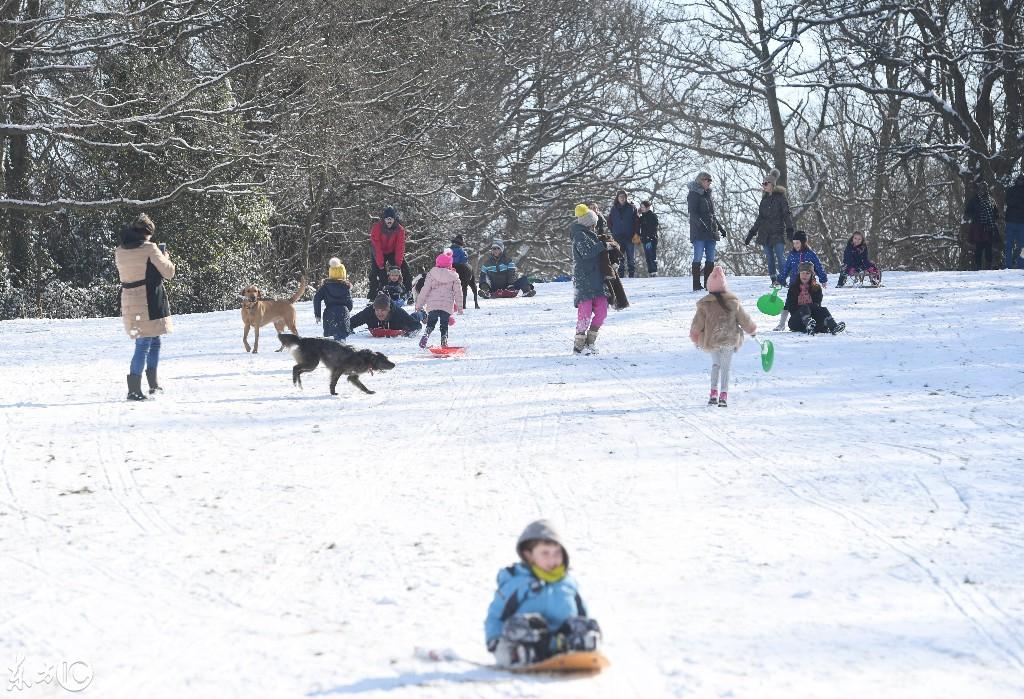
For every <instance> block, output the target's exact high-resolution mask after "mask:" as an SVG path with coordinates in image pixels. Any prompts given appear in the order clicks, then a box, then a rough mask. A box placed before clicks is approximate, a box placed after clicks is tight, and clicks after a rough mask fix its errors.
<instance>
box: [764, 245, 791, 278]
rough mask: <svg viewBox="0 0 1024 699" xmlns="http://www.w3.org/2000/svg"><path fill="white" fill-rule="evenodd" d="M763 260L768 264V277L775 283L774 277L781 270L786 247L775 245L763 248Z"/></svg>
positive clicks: (784, 259)
mask: <svg viewBox="0 0 1024 699" xmlns="http://www.w3.org/2000/svg"><path fill="white" fill-rule="evenodd" d="M764 259H765V262H767V263H768V276H769V277H771V278H772V281H773V282H774V281H775V277H776V276H777V275H778V273H779V271H780V270H781V269H782V264H783V262H785V261H786V246H785V245H784V244H783V243H775V245H765V246H764Z"/></svg>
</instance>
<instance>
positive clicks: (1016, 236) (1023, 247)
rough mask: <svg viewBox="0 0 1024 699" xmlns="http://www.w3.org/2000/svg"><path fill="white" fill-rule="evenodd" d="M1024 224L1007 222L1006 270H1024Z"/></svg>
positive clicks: (1004, 260)
mask: <svg viewBox="0 0 1024 699" xmlns="http://www.w3.org/2000/svg"><path fill="white" fill-rule="evenodd" d="M1022 252H1024V223H1011V222H1009V221H1007V222H1006V255H1005V257H1003V264H1004V265H1006V269H1024V256H1022V255H1021V253H1022Z"/></svg>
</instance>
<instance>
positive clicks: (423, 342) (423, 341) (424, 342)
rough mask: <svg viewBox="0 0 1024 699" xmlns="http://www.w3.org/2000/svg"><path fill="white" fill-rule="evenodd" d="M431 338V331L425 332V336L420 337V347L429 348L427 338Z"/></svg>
mask: <svg viewBox="0 0 1024 699" xmlns="http://www.w3.org/2000/svg"><path fill="white" fill-rule="evenodd" d="M429 339H430V333H423V336H422V337H420V348H421V349H426V348H427V340H429Z"/></svg>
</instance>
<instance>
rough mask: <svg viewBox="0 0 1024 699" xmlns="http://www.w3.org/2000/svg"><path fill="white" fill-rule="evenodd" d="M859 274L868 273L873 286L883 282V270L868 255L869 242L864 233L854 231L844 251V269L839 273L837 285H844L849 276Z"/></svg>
mask: <svg viewBox="0 0 1024 699" xmlns="http://www.w3.org/2000/svg"><path fill="white" fill-rule="evenodd" d="M858 274H867V275H868V279H870V280H871V286H878V285H879V284H881V283H882V272H881V270H879V269H878V266H877V265H875V263H874V262H872V261H871V259H870V258H869V257H868V244H867V243H866V242H865V241H864V234H863V233H861V232H860V231H854V232H853V235H851V236H850V240H849V241H847V243H846V250H844V251H843V271H842V272H840V274H839V284H837V285H836V286H843V285H844V284H845V283H846V278H847V277H853V276H855V275H858Z"/></svg>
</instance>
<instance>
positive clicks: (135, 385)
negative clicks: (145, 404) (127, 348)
mask: <svg viewBox="0 0 1024 699" xmlns="http://www.w3.org/2000/svg"><path fill="white" fill-rule="evenodd" d="M128 400H147V399H146V395H145V394H144V393H143V392H142V374H128Z"/></svg>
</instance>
